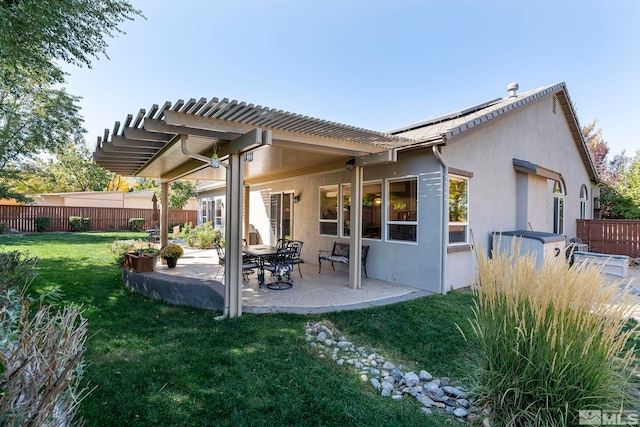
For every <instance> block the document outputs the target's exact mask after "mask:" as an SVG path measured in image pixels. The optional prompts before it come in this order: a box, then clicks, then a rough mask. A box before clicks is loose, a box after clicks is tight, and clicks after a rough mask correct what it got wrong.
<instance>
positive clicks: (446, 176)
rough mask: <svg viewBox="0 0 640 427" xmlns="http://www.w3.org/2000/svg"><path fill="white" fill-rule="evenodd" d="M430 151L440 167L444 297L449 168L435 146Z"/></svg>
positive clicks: (442, 290) (442, 291)
mask: <svg viewBox="0 0 640 427" xmlns="http://www.w3.org/2000/svg"><path fill="white" fill-rule="evenodd" d="M431 150H432V151H433V155H434V156H435V157H436V159H438V161H439V162H440V165H441V166H442V201H441V204H442V223H441V224H440V229H441V233H442V238H441V240H442V258H441V260H440V264H441V265H440V268H441V269H442V273H441V274H440V293H441V294H443V295H444V294H446V293H447V290H446V279H447V248H448V247H449V166H448V165H447V162H446V161H445V160H444V157H442V154H440V151H439V150H438V146H437V145H432V146H431Z"/></svg>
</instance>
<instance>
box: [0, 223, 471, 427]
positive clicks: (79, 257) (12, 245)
mask: <svg viewBox="0 0 640 427" xmlns="http://www.w3.org/2000/svg"><path fill="white" fill-rule="evenodd" d="M144 236H145V234H144V233H138V234H136V233H73V234H54V233H47V234H31V235H20V236H0V250H20V251H24V252H28V253H29V254H31V255H33V256H38V257H40V259H41V261H40V263H39V273H40V276H39V277H38V278H37V279H36V281H35V282H34V284H35V289H36V290H37V291H44V290H46V289H48V288H50V287H53V286H60V288H61V290H62V292H63V297H62V299H61V300H59V301H57V302H56V304H59V305H66V304H70V303H77V304H82V307H83V313H84V315H85V317H86V318H87V319H88V321H89V335H90V337H91V338H90V339H89V340H88V342H87V351H86V354H85V361H86V362H87V363H88V367H87V371H86V373H85V376H84V378H85V383H86V385H87V386H89V387H96V388H95V390H94V391H93V392H92V393H91V394H90V395H89V396H88V397H87V398H86V399H85V400H84V401H83V402H82V404H81V407H80V411H79V415H80V416H81V417H82V418H83V419H84V420H85V421H86V425H87V426H103V425H109V426H111V425H140V426H143V425H145V426H146V425H189V426H200V425H203V426H204V425H206V426H212V425H215V426H254V425H261V426H281V425H302V426H306V425H314V426H334V425H335V426H338V425H339V426H342V425H350V426H351V425H352V426H387V425H425V426H429V425H433V426H439V425H443V424H444V423H445V422H446V421H445V419H444V418H441V417H439V416H436V415H434V416H433V417H426V416H424V415H423V414H422V413H421V412H420V409H419V408H420V405H419V404H417V403H416V402H415V401H414V400H413V399H404V400H402V401H400V402H395V401H392V400H391V399H389V398H382V397H380V396H379V395H378V393H377V392H375V391H374V389H373V388H372V387H371V386H370V385H369V384H363V383H361V382H360V380H359V378H358V375H357V373H356V372H354V371H352V370H350V369H349V368H347V367H339V366H336V365H335V364H333V363H332V362H330V361H328V360H322V359H319V358H318V357H317V356H316V354H315V353H314V352H313V351H312V350H311V349H310V348H309V346H308V344H307V343H306V342H305V340H304V331H303V328H304V324H305V323H306V322H307V321H318V320H323V319H326V320H329V321H331V322H333V323H334V324H335V325H336V326H337V327H338V328H339V329H340V330H341V331H342V332H343V333H344V334H345V335H347V337H348V338H349V339H350V340H351V341H353V342H355V343H357V344H358V345H362V346H366V347H367V348H368V349H369V351H376V352H378V353H380V354H383V355H385V356H387V357H389V358H391V359H393V360H394V361H396V362H399V363H403V364H405V366H407V368H408V369H413V368H414V367H415V368H420V369H426V370H428V371H430V372H431V373H432V374H433V375H435V376H448V377H450V378H452V379H458V380H462V381H463V382H464V381H466V380H469V381H471V378H470V373H469V371H468V368H467V367H466V365H467V362H468V358H469V357H473V356H474V354H476V353H477V350H476V348H477V347H476V346H475V345H474V343H473V342H466V341H464V339H463V338H462V336H461V334H460V332H459V331H458V330H457V327H456V323H457V324H459V325H460V327H461V328H462V329H463V331H465V333H466V335H467V337H469V336H470V335H471V330H470V329H471V328H470V325H469V322H468V321H467V320H466V319H467V318H468V317H469V316H470V315H471V308H472V305H473V297H472V295H471V293H470V292H452V293H449V294H448V295H446V296H439V295H435V296H431V297H426V298H421V299H418V300H414V301H409V302H405V303H399V304H395V305H393V306H387V307H378V308H372V309H366V310H358V311H351V312H339V313H329V314H323V315H314V316H302V315H290V314H272V315H252V314H244V315H243V316H242V317H240V318H238V319H233V320H225V321H216V320H214V318H215V317H216V316H217V315H219V314H220V313H219V312H210V311H204V310H198V309H194V308H188V307H178V306H170V305H167V304H163V303H160V302H157V301H151V300H148V299H146V298H144V297H142V296H140V295H138V294H134V293H132V292H130V291H128V290H127V289H126V288H125V287H124V286H123V285H122V282H121V280H120V269H119V267H117V266H116V264H115V256H114V255H113V254H111V253H110V252H109V250H108V249H109V246H110V244H111V243H112V242H113V241H114V240H115V239H116V238H119V239H128V238H137V237H144Z"/></svg>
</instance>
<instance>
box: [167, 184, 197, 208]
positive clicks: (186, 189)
mask: <svg viewBox="0 0 640 427" xmlns="http://www.w3.org/2000/svg"><path fill="white" fill-rule="evenodd" d="M197 186H198V181H189V180H187V179H180V180H178V181H173V182H172V183H171V184H170V185H169V209H182V208H184V206H185V205H186V204H187V202H188V201H189V198H191V197H193V196H194V195H195V193H194V190H195V189H196V187H197Z"/></svg>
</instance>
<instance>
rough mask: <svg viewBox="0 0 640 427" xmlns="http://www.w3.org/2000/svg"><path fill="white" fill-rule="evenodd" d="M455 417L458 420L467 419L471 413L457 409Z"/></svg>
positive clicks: (454, 413) (454, 412)
mask: <svg viewBox="0 0 640 427" xmlns="http://www.w3.org/2000/svg"><path fill="white" fill-rule="evenodd" d="M453 415H455V416H456V417H458V418H466V417H467V416H468V415H469V412H468V411H467V410H466V409H464V408H456V409H455V410H454V411H453Z"/></svg>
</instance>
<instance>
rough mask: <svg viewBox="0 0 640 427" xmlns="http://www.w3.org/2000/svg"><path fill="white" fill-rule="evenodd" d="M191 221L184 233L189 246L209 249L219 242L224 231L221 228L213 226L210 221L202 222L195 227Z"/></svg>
mask: <svg viewBox="0 0 640 427" xmlns="http://www.w3.org/2000/svg"><path fill="white" fill-rule="evenodd" d="M192 227H193V226H192V225H191V224H190V223H189V224H188V225H185V227H184V229H183V231H182V234H183V237H184V239H185V241H186V243H187V245H188V246H189V247H193V248H199V249H207V248H210V247H212V246H213V244H214V243H216V242H219V241H220V239H221V238H222V233H221V232H220V229H219V228H213V225H212V224H211V222H210V221H207V222H205V223H204V224H200V225H198V226H197V227H195V228H192Z"/></svg>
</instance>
